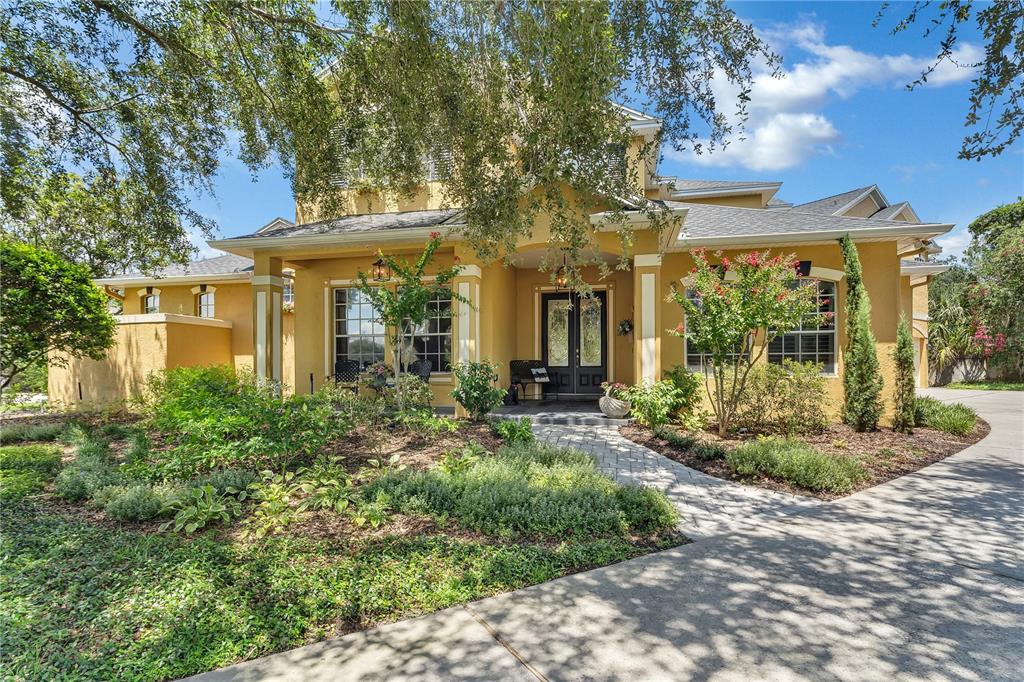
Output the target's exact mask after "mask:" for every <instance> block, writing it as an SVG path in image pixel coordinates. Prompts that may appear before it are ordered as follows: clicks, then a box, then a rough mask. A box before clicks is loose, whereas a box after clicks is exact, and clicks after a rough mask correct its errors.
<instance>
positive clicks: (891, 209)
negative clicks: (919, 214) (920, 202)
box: [871, 201, 917, 222]
mask: <svg viewBox="0 0 1024 682" xmlns="http://www.w3.org/2000/svg"><path fill="white" fill-rule="evenodd" d="M907 206H909V204H908V203H907V202H905V201H901V202H899V203H898V204H893V205H892V206H886V207H885V208H880V209H878V210H877V211H875V212H874V213H872V214H871V217H872V218H875V219H877V220H892V219H893V218H894V217H895V216H896V215H897V214H898V213H899V212H900V211H902V210H903V209H905V208H907ZM905 222H917V221H915V220H911V221H905Z"/></svg>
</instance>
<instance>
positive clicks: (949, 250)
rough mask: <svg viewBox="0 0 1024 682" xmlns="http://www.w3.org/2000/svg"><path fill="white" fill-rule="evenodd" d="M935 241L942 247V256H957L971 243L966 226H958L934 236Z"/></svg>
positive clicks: (962, 253) (961, 254)
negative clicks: (946, 232)
mask: <svg viewBox="0 0 1024 682" xmlns="http://www.w3.org/2000/svg"><path fill="white" fill-rule="evenodd" d="M935 243H936V244H938V245H939V246H941V247H942V255H943V256H956V257H957V258H959V257H961V256H963V255H964V250H965V249H966V248H967V246H968V245H969V244H970V243H971V233H970V232H968V231H967V228H966V227H958V228H956V229H955V230H953V231H952V232H949V233H948V234H944V235H942V236H941V237H938V238H936V239H935Z"/></svg>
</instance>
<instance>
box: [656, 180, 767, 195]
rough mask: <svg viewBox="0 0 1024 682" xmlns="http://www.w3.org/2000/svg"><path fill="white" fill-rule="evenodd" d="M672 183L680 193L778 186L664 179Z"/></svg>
mask: <svg viewBox="0 0 1024 682" xmlns="http://www.w3.org/2000/svg"><path fill="white" fill-rule="evenodd" d="M662 179H663V180H666V181H668V182H670V183H671V184H672V185H673V186H674V187H675V189H677V190H679V191H680V192H689V191H694V190H698V191H699V190H702V189H705V190H713V189H733V188H737V187H760V186H762V185H777V184H780V183H776V182H758V181H753V180H746V181H744V180H680V179H679V178H662Z"/></svg>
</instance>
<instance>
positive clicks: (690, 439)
mask: <svg viewBox="0 0 1024 682" xmlns="http://www.w3.org/2000/svg"><path fill="white" fill-rule="evenodd" d="M654 435H655V436H657V437H658V438H660V439H662V440H663V441H665V442H666V443H668V444H669V445H671V446H672V447H675V448H679V449H680V450H684V451H686V452H689V453H690V454H692V455H693V456H694V457H696V458H697V459H701V460H704V461H705V462H710V461H713V460H719V459H725V454H726V452H727V450H726V449H725V447H723V446H721V445H719V444H718V443H709V442H707V441H702V440H700V439H699V438H697V437H696V436H690V435H687V434H683V433H677V432H676V431H673V430H672V429H668V428H664V427H662V428H659V429H655V430H654Z"/></svg>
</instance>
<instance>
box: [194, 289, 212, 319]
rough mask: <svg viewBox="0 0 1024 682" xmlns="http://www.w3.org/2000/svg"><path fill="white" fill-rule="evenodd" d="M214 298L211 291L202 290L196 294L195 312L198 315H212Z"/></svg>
mask: <svg viewBox="0 0 1024 682" xmlns="http://www.w3.org/2000/svg"><path fill="white" fill-rule="evenodd" d="M213 304H214V298H213V292H212V291H204V292H203V293H201V294H199V295H198V296H196V314H197V315H198V316H199V317H214V306H213Z"/></svg>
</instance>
